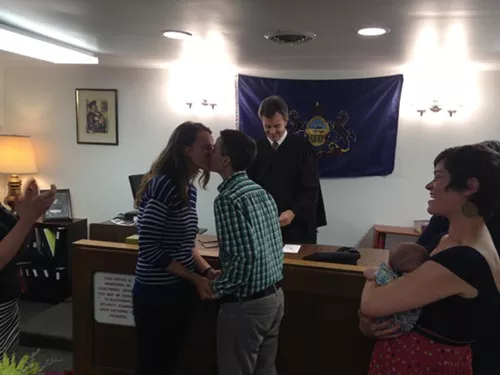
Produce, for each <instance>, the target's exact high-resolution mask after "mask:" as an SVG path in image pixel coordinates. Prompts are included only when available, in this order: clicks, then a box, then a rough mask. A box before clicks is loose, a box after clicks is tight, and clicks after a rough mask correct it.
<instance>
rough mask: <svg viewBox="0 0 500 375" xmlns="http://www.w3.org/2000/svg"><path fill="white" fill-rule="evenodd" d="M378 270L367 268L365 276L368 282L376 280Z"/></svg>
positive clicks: (364, 272)
mask: <svg viewBox="0 0 500 375" xmlns="http://www.w3.org/2000/svg"><path fill="white" fill-rule="evenodd" d="M376 273H377V269H376V268H367V269H365V270H364V271H363V276H364V277H365V279H366V280H375V274H376Z"/></svg>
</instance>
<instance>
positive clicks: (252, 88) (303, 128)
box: [237, 75, 403, 178]
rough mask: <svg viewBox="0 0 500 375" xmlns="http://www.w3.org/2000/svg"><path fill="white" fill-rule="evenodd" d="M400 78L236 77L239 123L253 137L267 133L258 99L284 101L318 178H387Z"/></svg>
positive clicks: (292, 128) (393, 150) (392, 154)
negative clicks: (312, 158)
mask: <svg viewBox="0 0 500 375" xmlns="http://www.w3.org/2000/svg"><path fill="white" fill-rule="evenodd" d="M402 87H403V76H402V75H394V76H388V77H377V78H362V79H344V80H298V79H273V78H259V77H251V76H247V75H239V76H238V91H237V100H238V103H237V104H238V108H237V111H238V113H237V119H238V120H237V121H238V122H239V129H240V130H241V131H243V132H244V133H246V134H248V135H249V136H251V137H252V138H255V139H258V138H263V137H265V135H264V130H263V128H262V123H261V121H260V119H259V116H258V114H257V112H258V109H259V105H260V102H261V101H262V100H263V99H265V98H266V97H268V96H271V95H279V96H281V97H282V98H283V99H284V100H285V101H286V102H287V104H288V107H289V111H290V112H289V121H288V131H289V132H293V133H295V134H298V135H301V136H303V137H305V138H307V139H308V140H309V142H310V143H311V144H312V146H313V147H314V149H315V151H316V152H317V154H318V157H319V158H318V159H319V161H318V163H319V171H320V176H321V177H326V178H328V177H361V176H385V175H388V174H391V173H392V171H393V170H394V159H395V154H396V139H397V134H398V120H399V104H400V99H401V90H402Z"/></svg>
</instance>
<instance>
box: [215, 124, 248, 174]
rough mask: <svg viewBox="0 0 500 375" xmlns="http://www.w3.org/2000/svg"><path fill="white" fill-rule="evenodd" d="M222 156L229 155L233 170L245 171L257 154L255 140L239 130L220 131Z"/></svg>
mask: <svg viewBox="0 0 500 375" xmlns="http://www.w3.org/2000/svg"><path fill="white" fill-rule="evenodd" d="M220 138H221V153H222V156H229V158H230V159H231V166H232V167H233V171H235V172H239V171H246V170H247V169H248V167H250V165H252V163H253V161H254V159H255V156H256V155H257V147H256V145H255V141H254V140H253V139H252V138H250V137H249V136H248V135H246V134H244V133H242V132H240V131H239V130H232V129H226V130H223V131H221V132H220Z"/></svg>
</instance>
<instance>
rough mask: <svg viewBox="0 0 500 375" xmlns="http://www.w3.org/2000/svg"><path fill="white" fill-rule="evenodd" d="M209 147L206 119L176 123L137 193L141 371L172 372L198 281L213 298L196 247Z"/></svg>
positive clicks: (143, 374) (151, 374)
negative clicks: (200, 192)
mask: <svg viewBox="0 0 500 375" xmlns="http://www.w3.org/2000/svg"><path fill="white" fill-rule="evenodd" d="M212 149H213V139H212V135H211V131H210V129H208V128H207V127H206V126H204V125H203V124H200V123H193V122H185V123H183V124H181V125H179V126H178V127H177V128H176V129H175V130H174V132H173V133H172V135H171V137H170V140H169V142H168V144H167V147H166V148H165V149H164V150H163V151H162V152H161V154H160V155H159V156H158V158H157V160H156V161H155V162H154V163H153V165H152V167H151V170H150V171H149V173H147V174H146V175H145V177H144V178H143V181H142V183H141V188H140V189H139V192H138V194H137V199H136V207H137V209H138V211H139V214H138V220H137V228H138V233H139V256H138V259H137V265H136V279H135V283H134V289H133V302H134V318H135V326H136V333H137V349H138V350H137V357H138V358H137V359H138V367H139V374H140V375H165V374H173V373H174V372H175V368H176V365H177V362H178V355H179V349H180V346H181V342H182V340H183V338H184V336H185V333H186V331H187V326H188V323H189V315H190V314H189V313H190V311H191V306H192V302H193V301H194V299H195V298H196V289H197V290H198V293H199V294H200V297H201V298H202V299H208V298H212V295H211V291H210V288H209V285H208V281H209V279H213V278H215V277H216V276H217V274H216V272H215V271H214V270H212V268H211V267H210V266H209V265H208V263H207V262H206V261H205V260H204V259H203V258H202V257H201V256H200V254H199V253H198V251H197V250H196V249H195V248H194V246H195V239H196V233H197V227H198V216H197V213H196V188H195V187H194V186H193V183H194V180H195V179H196V177H197V176H198V175H200V172H201V176H200V178H199V183H200V185H202V186H203V187H205V186H206V185H207V183H208V180H209V172H208V171H209V167H210V157H211V154H212ZM195 271H198V273H196V272H195ZM200 274H201V275H203V276H201V275H200Z"/></svg>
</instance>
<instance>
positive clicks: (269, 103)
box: [247, 97, 326, 244]
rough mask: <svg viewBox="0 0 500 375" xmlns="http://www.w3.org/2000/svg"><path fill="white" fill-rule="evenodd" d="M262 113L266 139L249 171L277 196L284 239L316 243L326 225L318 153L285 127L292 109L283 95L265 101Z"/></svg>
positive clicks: (261, 142)
mask: <svg viewBox="0 0 500 375" xmlns="http://www.w3.org/2000/svg"><path fill="white" fill-rule="evenodd" d="M259 116H260V118H261V119H262V122H263V125H264V131H265V133H266V138H264V139H260V140H258V141H257V157H256V159H255V161H254V163H253V164H252V166H251V167H250V168H249V170H248V171H247V173H248V175H249V177H250V178H251V179H252V180H254V181H255V182H256V183H258V184H259V185H261V186H262V187H263V188H264V189H265V190H267V191H268V192H269V193H270V194H271V195H272V196H273V198H274V200H275V202H276V205H277V206H278V212H279V213H280V214H281V216H280V219H281V220H280V221H281V222H282V228H281V229H282V235H283V242H284V243H288V244H316V243H317V228H318V227H321V226H324V225H326V214H325V207H324V204H323V197H322V193H321V187H320V181H319V174H318V161H317V155H316V153H315V152H314V149H313V147H312V145H311V144H310V143H309V141H307V139H305V138H303V137H300V136H297V135H294V134H291V133H287V131H286V130H285V128H286V124H287V121H288V108H287V107H286V103H285V102H284V101H283V100H282V99H281V98H279V97H270V98H267V99H266V100H264V101H263V102H262V104H261V108H260V109H259ZM290 211H291V213H292V216H291V217H289V219H290V218H291V219H292V220H289V219H288V220H287V218H286V216H287V213H289V212H290Z"/></svg>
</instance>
